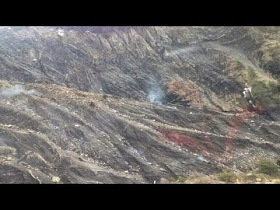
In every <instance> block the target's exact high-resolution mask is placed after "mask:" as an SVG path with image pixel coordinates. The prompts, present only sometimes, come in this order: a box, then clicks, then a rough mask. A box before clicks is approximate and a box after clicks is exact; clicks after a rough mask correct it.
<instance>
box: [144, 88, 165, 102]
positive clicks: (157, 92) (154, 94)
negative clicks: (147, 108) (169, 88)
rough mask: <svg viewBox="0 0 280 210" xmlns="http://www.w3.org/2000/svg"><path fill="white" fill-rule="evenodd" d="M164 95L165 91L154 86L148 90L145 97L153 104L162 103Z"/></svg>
mask: <svg viewBox="0 0 280 210" xmlns="http://www.w3.org/2000/svg"><path fill="white" fill-rule="evenodd" d="M164 97H165V93H164V92H163V91H162V90H161V88H159V87H154V88H152V90H150V91H149V93H148V96H147V99H148V100H149V101H150V102H152V103H155V104H160V105H162V102H163V99H164Z"/></svg>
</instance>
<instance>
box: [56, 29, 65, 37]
mask: <svg viewBox="0 0 280 210" xmlns="http://www.w3.org/2000/svg"><path fill="white" fill-rule="evenodd" d="M57 34H58V35H59V36H61V37H63V36H64V30H63V29H58V30H57Z"/></svg>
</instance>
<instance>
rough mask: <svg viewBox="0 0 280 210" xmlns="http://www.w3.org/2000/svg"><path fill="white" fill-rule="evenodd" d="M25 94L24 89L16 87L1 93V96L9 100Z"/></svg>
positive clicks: (19, 86)
mask: <svg viewBox="0 0 280 210" xmlns="http://www.w3.org/2000/svg"><path fill="white" fill-rule="evenodd" d="M23 92H24V88H23V87H22V86H21V85H14V86H12V87H9V88H6V89H4V90H2V91H0V96H1V97H3V98H9V97H13V96H16V95H20V94H21V93H23Z"/></svg>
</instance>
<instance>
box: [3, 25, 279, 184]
mask: <svg viewBox="0 0 280 210" xmlns="http://www.w3.org/2000/svg"><path fill="white" fill-rule="evenodd" d="M277 33H279V32H278V29H277V28H267V29H264V28H254V27H251V28H250V27H121V28H118V27H107V28H103V29H102V30H101V29H100V28H98V27H85V28H83V27H71V28H67V27H11V28H8V27H2V28H0V61H1V62H0V79H1V81H0V171H1V173H0V183H154V182H156V183H158V182H159V181H160V180H161V179H162V178H165V179H169V178H171V177H177V176H187V175H188V174H192V173H200V174H205V175H211V174H213V173H219V172H221V171H222V170H223V169H227V170H231V171H235V172H246V171H250V170H251V169H252V167H253V165H254V164H255V162H256V161H257V160H258V159H259V158H260V157H265V158H269V159H276V158H277V157H278V156H279V154H280V153H279V150H280V147H279V146H280V145H279V143H280V142H279V135H280V132H279V128H280V122H279V112H278V110H279V109H278V106H277V104H276V105H274V106H273V107H272V108H270V109H269V110H263V109H262V110H261V111H260V110H252V109H250V107H251V104H250V103H248V101H247V99H246V98H244V97H243V95H242V91H243V90H244V87H246V85H245V83H246V80H245V79H244V80H242V79H240V78H239V75H238V73H239V72H244V71H245V70H244V69H245V68H247V67H251V68H253V69H255V70H256V71H257V72H258V75H260V77H261V78H264V80H269V81H277V79H278V73H279V72H278V71H277V68H276V67H275V65H276V64H274V68H272V67H271V65H272V64H271V63H269V62H271V56H272V57H273V61H274V62H276V61H277V59H278V57H277V56H278V53H279V52H280V51H278V49H279V48H277V46H278V44H277V43H278V38H277V36H275V37H274V36H273V34H277ZM272 49H273V51H274V54H273V55H270V54H269V53H268V51H272ZM261 54H262V56H261ZM279 57H280V56H279ZM237 61H238V62H240V63H242V65H243V66H244V67H243V68H244V69H242V68H237V67H236V65H235V63H236V62H237ZM267 63H268V64H267ZM276 63H277V62H276ZM276 66H277V65H276ZM275 69H276V70H275ZM241 78H242V77H241Z"/></svg>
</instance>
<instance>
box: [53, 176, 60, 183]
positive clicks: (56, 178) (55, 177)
mask: <svg viewBox="0 0 280 210" xmlns="http://www.w3.org/2000/svg"><path fill="white" fill-rule="evenodd" d="M52 182H54V183H58V182H60V178H59V177H58V176H53V177H52Z"/></svg>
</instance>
